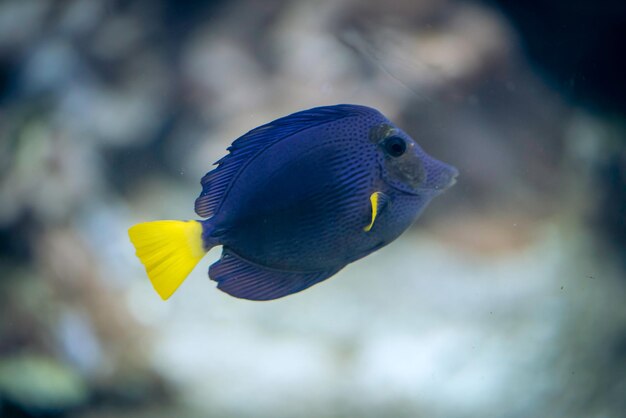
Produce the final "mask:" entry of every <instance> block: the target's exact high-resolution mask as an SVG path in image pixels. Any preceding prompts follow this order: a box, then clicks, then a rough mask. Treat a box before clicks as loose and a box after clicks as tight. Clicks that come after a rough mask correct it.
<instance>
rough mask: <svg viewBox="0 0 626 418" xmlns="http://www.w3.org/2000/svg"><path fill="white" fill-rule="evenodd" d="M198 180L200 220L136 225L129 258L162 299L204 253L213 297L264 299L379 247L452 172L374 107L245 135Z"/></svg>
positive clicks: (319, 110)
mask: <svg viewBox="0 0 626 418" xmlns="http://www.w3.org/2000/svg"><path fill="white" fill-rule="evenodd" d="M227 151H228V153H227V154H226V155H225V156H224V157H223V158H221V159H220V160H218V161H217V162H216V163H214V165H216V166H217V167H216V168H215V169H213V170H212V171H209V172H208V173H207V174H206V175H205V176H204V177H203V178H202V180H201V182H200V183H201V186H202V191H201V193H200V196H199V197H198V198H197V199H196V201H195V212H196V214H197V215H198V216H199V217H200V218H202V219H200V220H187V221H178V220H163V221H152V222H144V223H139V224H136V225H134V226H132V227H131V228H130V229H129V230H128V233H129V237H130V240H131V242H132V244H133V245H134V247H135V249H136V255H137V257H138V258H139V259H140V261H141V262H142V263H143V265H144V267H145V269H146V272H147V275H148V277H149V279H150V281H151V283H152V285H153V287H154V289H155V290H156V292H157V293H158V294H159V295H160V296H161V298H162V299H163V300H167V299H168V298H169V297H170V296H171V295H172V294H173V293H174V292H175V291H176V289H177V288H178V287H179V286H180V285H181V284H182V282H183V281H184V280H185V279H186V277H187V276H188V275H189V274H190V273H191V271H192V270H193V269H194V267H195V266H196V265H197V263H198V262H199V261H200V260H201V259H202V258H203V257H204V255H205V254H206V253H207V252H208V251H209V250H210V249H211V248H213V247H216V246H222V253H221V256H220V258H219V260H218V261H217V262H215V263H213V264H212V265H211V266H210V267H209V277H210V278H211V280H214V281H215V282H217V288H218V289H220V290H221V291H223V292H226V293H227V294H229V295H231V296H234V297H236V298H240V299H248V300H255V301H267V300H273V299H278V298H282V297H284V296H288V295H291V294H294V293H297V292H300V291H302V290H305V289H307V288H309V287H311V286H313V285H315V284H317V283H320V282H322V281H324V280H326V279H328V278H329V277H331V276H333V275H335V274H336V273H337V272H339V271H340V270H341V269H343V268H344V267H345V266H346V265H348V264H350V263H352V262H354V261H357V260H359V259H361V258H363V257H365V256H367V255H369V254H371V253H372V252H374V251H376V250H378V249H380V248H382V247H384V246H386V245H388V244H389V243H391V242H392V241H394V240H395V239H396V238H398V237H399V236H400V235H401V234H402V233H403V232H404V231H405V230H407V229H408V228H409V227H410V226H411V225H412V224H413V222H414V221H415V220H416V219H417V218H418V217H419V215H420V214H421V213H422V212H423V210H424V209H425V208H426V206H427V205H428V204H429V203H430V201H431V200H432V199H433V198H434V197H436V196H438V195H440V194H441V193H442V192H444V191H445V190H447V189H448V188H450V187H451V186H452V185H453V184H454V183H455V182H456V178H457V176H458V174H459V172H458V170H457V169H456V168H454V167H453V166H452V165H449V164H446V163H444V162H441V161H439V160H437V159H435V158H433V157H431V156H430V155H428V154H427V153H426V152H425V151H424V150H423V149H422V148H421V147H420V146H419V145H418V144H417V142H416V141H415V140H413V139H412V138H411V137H410V136H409V135H408V134H406V133H405V132H404V131H402V130H401V129H400V128H398V127H397V126H396V125H394V124H393V123H392V122H390V121H389V120H388V119H387V118H386V117H385V116H384V115H383V114H382V113H381V112H379V111H378V110H376V109H374V108H371V107H367V106H362V105H356V104H337V105H330V106H322V107H316V108H312V109H308V110H303V111H299V112H296V113H293V114H291V115H287V116H284V117H281V118H279V119H276V120H274V121H272V122H269V123H267V124H265V125H262V126H259V127H257V128H254V129H252V130H251V131H249V132H247V133H246V134H244V135H242V136H241V137H239V138H238V139H236V140H235V141H234V142H233V143H232V145H230V147H228V149H227Z"/></svg>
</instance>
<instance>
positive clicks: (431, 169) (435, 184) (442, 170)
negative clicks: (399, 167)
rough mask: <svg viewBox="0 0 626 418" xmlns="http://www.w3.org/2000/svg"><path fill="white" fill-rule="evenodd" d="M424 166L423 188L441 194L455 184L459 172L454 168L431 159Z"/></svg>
mask: <svg viewBox="0 0 626 418" xmlns="http://www.w3.org/2000/svg"><path fill="white" fill-rule="evenodd" d="M425 165H426V167H425V168H426V170H425V171H426V181H425V186H426V187H427V188H428V189H431V190H434V191H436V192H438V193H442V192H444V191H445V190H447V189H449V188H450V187H452V186H453V185H454V184H455V183H456V178H457V177H458V176H459V170H457V169H456V168H455V167H453V166H451V165H449V164H446V163H444V162H441V161H439V160H436V159H434V158H431V159H430V161H427V163H426V164H425Z"/></svg>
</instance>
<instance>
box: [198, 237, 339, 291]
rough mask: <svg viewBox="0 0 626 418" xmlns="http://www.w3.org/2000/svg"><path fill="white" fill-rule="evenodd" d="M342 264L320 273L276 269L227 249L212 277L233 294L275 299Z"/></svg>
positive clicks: (326, 274) (308, 285)
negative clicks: (250, 260)
mask: <svg viewBox="0 0 626 418" xmlns="http://www.w3.org/2000/svg"><path fill="white" fill-rule="evenodd" d="M343 267H344V266H341V267H339V268H336V269H333V270H329V271H317V272H291V271H281V270H273V269H268V268H265V267H263V266H259V265H257V264H254V263H252V262H249V261H247V260H245V259H243V258H241V257H239V256H238V255H236V254H235V253H233V252H232V251H230V250H228V249H227V248H224V250H223V252H222V257H221V258H220V259H219V261H217V262H216V263H214V264H213V265H211V267H210V268H209V277H210V278H211V280H214V281H216V282H217V283H218V284H217V288H218V289H220V290H221V291H223V292H226V293H228V294H229V295H231V296H234V297H237V298H241V299H249V300H272V299H278V298H282V297H284V296H287V295H291V294H293V293H297V292H300V291H302V290H304V289H307V288H309V287H311V286H313V285H314V284H316V283H319V282H321V281H323V280H325V279H327V278H329V277H330V276H332V275H334V274H335V273H337V272H338V271H339V270H341V269H342V268H343Z"/></svg>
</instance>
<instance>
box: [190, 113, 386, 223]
mask: <svg viewBox="0 0 626 418" xmlns="http://www.w3.org/2000/svg"><path fill="white" fill-rule="evenodd" d="M373 112H376V113H378V111H377V110H375V109H372V108H369V107H365V106H359V105H349V104H339V105H334V106H323V107H316V108H313V109H309V110H303V111H301V112H297V113H293V114H291V115H288V116H285V117H282V118H280V119H276V120H275V121H272V122H270V123H268V124H265V125H262V126H259V127H258V128H255V129H252V130H251V131H249V132H248V133H246V134H245V135H243V136H241V137H239V138H238V139H236V140H235V141H234V142H233V143H232V145H231V146H230V147H228V151H229V153H228V154H227V155H226V156H224V157H223V158H222V159H220V160H219V161H217V162H216V163H215V164H216V165H217V168H215V169H214V170H212V171H209V172H208V173H207V174H206V175H205V176H204V177H203V178H202V180H201V182H200V183H201V184H202V192H201V193H200V196H199V197H198V198H197V199H196V205H195V209H196V213H197V214H198V215H199V216H202V217H205V218H206V217H209V216H212V215H213V214H214V213H216V212H217V210H218V209H219V205H220V203H221V202H222V199H223V197H224V196H225V195H226V193H227V192H228V189H229V188H230V185H231V184H232V181H233V180H235V178H236V177H237V174H238V173H239V172H241V170H242V169H243V168H244V167H245V166H246V165H247V164H248V163H249V162H250V161H251V160H252V159H253V158H254V156H256V155H258V154H259V153H261V152H263V151H264V150H265V149H266V148H268V147H269V146H271V145H273V144H275V143H277V142H279V141H281V140H283V139H285V138H288V137H290V136H292V135H294V134H296V133H298V132H300V131H303V130H305V129H309V128H313V127H315V126H318V125H321V124H324V123H328V122H332V121H336V120H339V119H342V118H345V117H348V116H358V115H363V114H371V113H373Z"/></svg>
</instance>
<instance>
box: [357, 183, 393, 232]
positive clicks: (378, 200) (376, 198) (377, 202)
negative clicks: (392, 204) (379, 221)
mask: <svg viewBox="0 0 626 418" xmlns="http://www.w3.org/2000/svg"><path fill="white" fill-rule="evenodd" d="M370 202H371V204H372V220H371V222H370V223H369V225H367V226H366V227H365V228H363V230H364V231H365V232H369V231H370V230H371V229H372V227H373V226H374V222H375V221H376V217H377V216H378V215H380V213H381V212H382V211H383V209H385V208H386V207H387V205H388V204H389V196H387V195H386V194H384V193H383V192H374V193H372V195H371V196H370Z"/></svg>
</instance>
